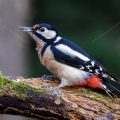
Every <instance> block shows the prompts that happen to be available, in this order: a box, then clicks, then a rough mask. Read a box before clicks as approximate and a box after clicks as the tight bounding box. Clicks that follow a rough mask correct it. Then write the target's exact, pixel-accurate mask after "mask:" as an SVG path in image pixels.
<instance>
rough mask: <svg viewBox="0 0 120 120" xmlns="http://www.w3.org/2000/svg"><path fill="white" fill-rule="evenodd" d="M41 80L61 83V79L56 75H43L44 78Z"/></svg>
mask: <svg viewBox="0 0 120 120" xmlns="http://www.w3.org/2000/svg"><path fill="white" fill-rule="evenodd" d="M41 79H42V80H43V81H55V80H58V81H59V79H58V78H57V76H55V75H43V76H42V77H41Z"/></svg>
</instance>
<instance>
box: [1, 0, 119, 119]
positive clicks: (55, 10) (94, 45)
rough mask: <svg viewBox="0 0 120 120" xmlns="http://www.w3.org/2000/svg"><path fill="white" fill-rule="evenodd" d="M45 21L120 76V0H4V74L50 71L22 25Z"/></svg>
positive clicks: (2, 68) (2, 44)
mask: <svg viewBox="0 0 120 120" xmlns="http://www.w3.org/2000/svg"><path fill="white" fill-rule="evenodd" d="M42 22H46V23H51V24H54V25H55V26H56V28H57V29H58V31H59V33H60V36H63V37H66V38H68V39H71V40H73V41H74V42H75V43H77V44H78V45H80V46H81V47H82V48H83V49H85V50H86V51H87V52H88V53H89V54H90V55H91V56H93V57H94V58H96V60H98V61H99V62H100V63H101V64H102V65H103V66H104V67H105V68H106V69H107V70H108V71H109V72H110V73H111V74H113V75H114V76H116V77H118V78H120V1H119V0H79V1H78V0H76V1H75V0H60V1H58V0H11V1H8V0H0V71H2V73H3V74H5V75H9V76H19V75H20V76H24V77H40V76H42V75H44V74H50V73H49V72H48V70H46V69H45V68H44V67H43V66H42V65H41V64H40V63H39V60H38V57H37V53H36V51H35V43H34V41H33V40H32V39H31V38H30V37H29V35H28V34H26V33H24V32H22V31H20V30H19V28H18V26H19V25H26V26H30V25H34V24H36V23H42ZM1 116H2V115H1ZM1 116H0V117H1ZM2 117H3V116H2ZM2 119H3V118H2ZM4 119H5V120H6V119H7V118H4ZM4 119H3V120H4ZM12 119H13V118H12ZM15 119H16V118H15ZM17 119H19V118H17ZM20 119H21V118H20ZM22 119H23V120H24V119H25V118H22Z"/></svg>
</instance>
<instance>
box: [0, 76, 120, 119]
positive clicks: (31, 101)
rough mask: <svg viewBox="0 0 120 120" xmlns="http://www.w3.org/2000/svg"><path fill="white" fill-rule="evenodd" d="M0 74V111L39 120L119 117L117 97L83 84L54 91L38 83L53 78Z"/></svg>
mask: <svg viewBox="0 0 120 120" xmlns="http://www.w3.org/2000/svg"><path fill="white" fill-rule="evenodd" d="M16 80H19V82H17V81H15V80H11V79H9V78H7V77H4V76H0V113H2V114H14V115H22V116H28V117H34V118H38V119H40V120H120V99H119V98H110V97H108V96H107V95H106V94H104V93H102V92H98V91H95V90H91V89H89V88H83V87H67V88H64V89H60V91H61V95H56V94H54V93H52V92H51V91H49V90H47V89H45V88H42V86H47V85H48V86H53V87H54V86H56V85H57V84H58V81H57V80H54V81H51V80H49V81H48V80H43V79H41V78H31V79H24V78H22V77H19V78H16Z"/></svg>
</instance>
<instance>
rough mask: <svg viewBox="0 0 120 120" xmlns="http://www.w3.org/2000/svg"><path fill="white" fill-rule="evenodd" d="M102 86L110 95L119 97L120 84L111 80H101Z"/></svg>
mask: <svg viewBox="0 0 120 120" xmlns="http://www.w3.org/2000/svg"><path fill="white" fill-rule="evenodd" d="M102 87H103V89H104V90H105V92H106V93H107V94H108V95H109V96H111V97H115V96H117V97H120V84H119V83H117V82H116V81H113V80H106V79H104V80H103V83H102Z"/></svg>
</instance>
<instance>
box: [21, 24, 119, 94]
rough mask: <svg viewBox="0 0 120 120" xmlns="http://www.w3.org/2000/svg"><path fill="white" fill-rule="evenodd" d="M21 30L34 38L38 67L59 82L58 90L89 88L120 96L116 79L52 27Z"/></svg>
mask: <svg viewBox="0 0 120 120" xmlns="http://www.w3.org/2000/svg"><path fill="white" fill-rule="evenodd" d="M20 28H21V29H22V30H23V31H25V32H28V33H29V34H30V35H31V36H32V37H33V38H34V40H35V42H36V46H37V47H36V50H37V52H38V56H39V59H40V62H41V64H42V65H44V66H45V67H46V68H47V69H48V70H49V71H50V72H52V73H53V74H54V75H56V76H57V77H58V78H59V79H61V84H60V85H59V86H58V87H65V86H75V85H79V86H89V87H92V88H100V89H103V90H104V91H105V92H106V93H107V94H108V95H109V96H120V85H119V84H118V81H117V79H116V78H114V77H113V76H111V75H110V74H109V73H108V72H107V71H106V69H105V68H104V67H103V66H102V65H101V64H100V63H98V62H97V61H96V60H95V59H93V58H92V57H91V56H90V55H89V54H87V53H86V52H85V51H84V50H83V49H82V48H80V47H79V46H78V45H76V44H75V43H73V42H72V41H70V40H68V39H65V38H63V37H61V36H59V33H58V32H57V30H56V28H55V27H54V26H53V25H50V24H46V23H41V24H36V25H34V26H32V27H22V26H21V27H20Z"/></svg>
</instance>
